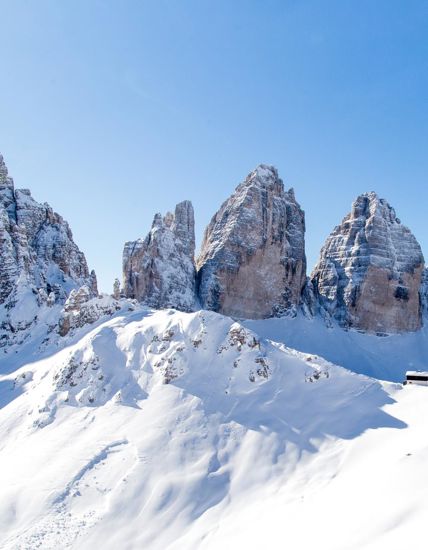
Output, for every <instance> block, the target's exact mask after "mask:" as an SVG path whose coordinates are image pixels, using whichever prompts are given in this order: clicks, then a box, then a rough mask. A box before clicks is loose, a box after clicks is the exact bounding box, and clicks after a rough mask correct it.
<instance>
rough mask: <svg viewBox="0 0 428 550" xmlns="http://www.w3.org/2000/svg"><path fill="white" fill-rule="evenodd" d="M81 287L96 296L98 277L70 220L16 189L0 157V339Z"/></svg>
mask: <svg viewBox="0 0 428 550" xmlns="http://www.w3.org/2000/svg"><path fill="white" fill-rule="evenodd" d="M82 284H88V285H89V286H90V288H92V291H93V292H96V278H95V274H93V275H90V274H89V272H88V267H87V264H86V260H85V256H84V255H83V253H82V252H81V251H80V250H79V248H78V247H77V245H76V244H75V243H74V241H73V236H72V233H71V231H70V228H69V226H68V224H67V222H65V221H64V220H63V219H62V218H61V216H59V215H58V214H56V213H55V212H54V211H53V210H52V208H51V207H50V206H49V205H48V204H46V203H45V204H40V203H38V202H36V201H35V200H34V199H33V198H32V197H31V193H30V191H29V190H28V189H16V190H15V188H14V184H13V180H12V179H11V178H10V177H9V176H8V172H7V168H6V165H5V163H4V160H3V157H2V156H1V155H0V339H1V341H2V342H6V343H7V341H8V339H9V338H8V336H9V335H10V334H11V333H16V332H17V331H20V330H23V329H25V328H28V327H29V326H30V325H31V324H32V323H33V321H34V320H35V319H36V317H37V315H38V307H39V306H41V305H48V306H52V305H53V303H54V302H58V303H61V302H62V303H63V302H64V301H65V300H66V298H67V296H68V294H69V292H70V291H71V290H72V289H73V288H76V287H79V286H81V285H82ZM45 298H46V299H45Z"/></svg>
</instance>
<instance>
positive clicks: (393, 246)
mask: <svg viewBox="0 0 428 550" xmlns="http://www.w3.org/2000/svg"><path fill="white" fill-rule="evenodd" d="M423 269H424V258H423V255H422V251H421V248H420V246H419V244H418V242H417V241H416V239H415V237H414V236H413V235H412V233H411V232H410V230H409V229H408V228H407V227H405V226H404V225H402V224H401V222H400V220H399V219H398V218H397V217H396V214H395V211H394V209H393V208H392V207H391V206H390V205H389V204H388V203H387V202H386V201H385V200H384V199H380V198H379V197H378V196H377V195H376V193H365V194H363V195H360V196H359V197H358V198H357V199H356V201H355V202H354V203H353V205H352V211H351V213H350V214H348V216H346V217H345V218H344V220H343V221H342V223H341V224H340V225H339V226H337V227H336V228H335V229H334V230H333V232H332V233H331V235H330V236H329V237H328V239H327V241H326V243H325V245H324V247H323V249H322V250H321V257H320V260H319V262H318V264H317V266H316V267H315V269H314V271H313V273H312V276H311V278H312V282H313V285H314V289H315V295H316V296H317V298H318V300H319V303H320V305H321V308H322V309H323V310H324V311H326V312H328V313H329V314H331V315H332V316H333V317H334V318H336V319H337V320H338V321H339V322H340V323H341V324H342V325H343V326H346V327H355V328H358V329H361V330H364V331H369V332H381V333H395V332H404V331H415V330H417V329H419V328H420V326H421V300H420V292H419V291H420V288H421V278H422V272H423Z"/></svg>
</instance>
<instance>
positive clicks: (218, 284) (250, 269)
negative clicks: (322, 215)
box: [197, 164, 306, 318]
mask: <svg viewBox="0 0 428 550" xmlns="http://www.w3.org/2000/svg"><path fill="white" fill-rule="evenodd" d="M304 232H305V221H304V213H303V211H302V210H301V208H300V206H299V204H298V203H297V202H296V200H295V197H294V192H293V191H292V190H291V191H290V192H285V191H284V184H283V182H282V180H281V179H280V178H279V176H278V171H277V170H276V168H274V167H273V166H268V165H265V164H260V165H259V166H258V167H257V168H256V169H255V170H253V171H252V172H251V173H250V174H249V175H248V176H247V178H246V179H245V180H244V181H243V182H242V183H241V184H239V185H238V187H237V188H236V190H235V192H234V193H233V194H232V196H231V197H229V199H227V200H226V201H225V202H224V203H223V205H222V206H221V207H220V209H219V210H218V212H217V213H216V214H215V215H214V216H213V218H212V220H211V222H210V224H209V225H208V227H207V229H206V230H205V235H204V239H203V243H202V247H201V253H200V255H199V258H198V261H197V266H198V270H199V272H198V281H199V297H200V300H201V304H202V306H203V307H204V308H206V309H213V310H214V311H218V312H220V313H224V314H226V315H231V316H235V317H241V318H263V317H270V316H272V315H278V314H282V313H284V312H285V311H287V310H289V309H290V308H292V307H293V306H296V305H297V304H298V303H299V302H300V299H301V291H302V288H303V285H304V281H305V272H306V258H305V250H304Z"/></svg>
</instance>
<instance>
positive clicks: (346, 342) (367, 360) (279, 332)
mask: <svg viewBox="0 0 428 550" xmlns="http://www.w3.org/2000/svg"><path fill="white" fill-rule="evenodd" d="M244 325H245V326H246V327H248V328H249V329H252V330H255V331H256V332H257V333H258V334H259V335H260V336H261V337H263V338H269V339H271V340H274V341H276V342H282V343H285V344H286V345H287V346H289V347H291V348H295V349H297V350H299V351H303V352H306V353H315V354H318V355H321V356H322V357H324V358H325V359H327V360H329V361H331V362H333V363H335V364H337V365H341V366H343V367H346V368H347V369H349V370H352V371H354V372H357V373H360V374H366V375H367V376H373V377H375V378H379V379H381V380H390V381H392V382H402V381H403V380H404V379H405V373H406V371H407V370H428V322H427V321H425V324H424V326H423V327H422V329H421V330H418V331H416V332H408V333H402V334H390V335H385V336H376V335H374V334H367V333H364V332H359V331H357V330H353V329H351V330H344V329H343V328H341V327H339V326H338V325H337V324H336V323H335V322H334V321H333V322H331V326H327V325H326V323H325V322H324V320H323V319H322V318H321V317H313V318H312V319H309V318H307V317H305V316H303V315H302V314H299V315H298V316H297V317H295V318H291V317H282V318H280V319H264V320H261V321H244Z"/></svg>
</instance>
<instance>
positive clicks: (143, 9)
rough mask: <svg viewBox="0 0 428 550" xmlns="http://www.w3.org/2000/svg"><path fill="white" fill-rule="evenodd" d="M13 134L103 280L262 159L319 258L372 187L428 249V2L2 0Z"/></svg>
mask: <svg viewBox="0 0 428 550" xmlns="http://www.w3.org/2000/svg"><path fill="white" fill-rule="evenodd" d="M0 24H1V32H0V51H1V65H0V71H1V86H0V151H1V152H2V153H3V155H4V157H5V160H6V162H7V164H8V166H9V171H10V173H11V175H12V176H13V177H14V179H15V184H16V186H17V187H29V188H30V189H31V190H32V193H33V196H34V197H35V198H36V199H37V200H39V201H42V202H44V201H47V202H49V203H50V204H51V205H52V206H53V207H54V209H55V210H57V211H58V212H59V213H60V214H61V215H62V216H63V217H64V218H65V219H67V220H68V221H69V223H70V225H71V228H72V230H73V233H74V237H75V240H76V242H77V243H78V245H79V246H80V248H81V249H82V250H83V251H84V252H85V254H86V256H87V259H88V263H89V264H90V267H91V268H95V270H96V271H97V275H98V278H99V282H100V287H101V289H102V290H104V291H110V290H111V287H112V282H113V279H114V277H116V276H120V275H121V256H122V247H123V243H124V241H126V240H131V239H135V238H137V237H140V236H144V235H145V234H146V233H147V231H148V229H149V227H150V225H151V221H152V218H153V214H154V213H155V212H157V211H161V212H165V211H166V210H171V209H173V208H174V206H175V204H176V203H177V202H179V201H181V200H183V199H191V200H192V201H193V204H194V207H195V211H196V220H197V238H198V241H200V239H201V235H202V232H203V229H204V227H205V226H206V224H207V223H208V221H209V219H210V218H211V216H212V214H213V213H214V212H215V211H216V209H217V208H218V207H219V206H220V204H221V202H222V201H223V200H224V199H225V198H227V196H228V195H229V194H230V193H231V192H232V191H233V189H234V188H235V186H236V185H237V184H238V183H239V182H240V181H241V180H242V179H243V178H244V177H245V176H246V175H247V173H248V172H250V171H251V170H252V169H253V168H254V167H255V166H256V165H257V164H259V163H261V162H264V163H269V164H274V165H275V166H277V168H278V169H279V172H280V175H281V177H282V178H283V179H284V182H285V184H286V187H287V188H288V187H294V188H295V191H296V197H297V199H298V201H299V202H300V203H301V205H302V207H303V209H304V210H305V211H306V221H307V233H306V241H307V256H308V264H309V268H311V267H312V266H313V264H314V263H315V261H316V258H317V256H318V253H319V250H320V248H321V246H322V244H323V242H324V240H325V238H326V237H327V235H328V233H329V232H330V231H331V229H332V228H333V227H334V225H336V224H337V223H338V222H339V221H340V220H341V219H342V218H343V216H344V215H345V214H346V213H347V212H348V211H349V208H350V205H351V202H352V200H353V199H354V198H355V197H356V196H357V195H358V194H359V193H362V192H364V191H371V190H375V191H377V192H378V193H379V194H380V195H381V196H382V197H385V198H387V199H388V200H389V201H390V203H391V204H392V205H393V206H394V207H395V208H396V210H397V214H398V215H399V217H400V218H401V219H402V221H403V223H405V224H406V225H408V226H410V228H411V229H412V230H413V232H414V233H415V235H416V237H417V238H418V240H419V242H420V243H421V245H422V248H423V251H424V253H425V255H427V256H428V223H427V212H428V2H427V1H417V0H353V1H350V0H319V1H316V0H308V1H305V0H288V1H287V0H175V1H173V0H170V1H166V0H152V1H144V0H136V1H132V0H121V1H119V0H112V1H107V0H106V1H102V0H61V1H58V0H25V1H24V0H0Z"/></svg>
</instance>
